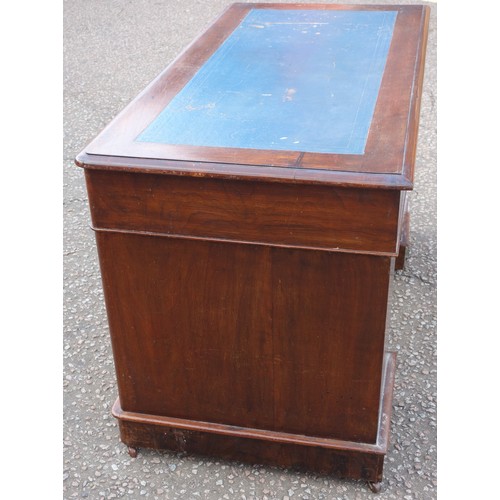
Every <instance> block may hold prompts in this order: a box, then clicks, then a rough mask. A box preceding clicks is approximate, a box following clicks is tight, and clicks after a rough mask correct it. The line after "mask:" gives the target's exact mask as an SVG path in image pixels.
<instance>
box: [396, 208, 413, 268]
mask: <svg viewBox="0 0 500 500" xmlns="http://www.w3.org/2000/svg"><path fill="white" fill-rule="evenodd" d="M409 241H410V212H408V210H407V211H406V212H405V215H404V220H403V227H402V229H401V240H400V242H399V254H398V256H397V257H396V264H395V267H394V269H395V270H396V271H401V270H402V269H404V267H405V260H406V250H407V249H408V244H409Z"/></svg>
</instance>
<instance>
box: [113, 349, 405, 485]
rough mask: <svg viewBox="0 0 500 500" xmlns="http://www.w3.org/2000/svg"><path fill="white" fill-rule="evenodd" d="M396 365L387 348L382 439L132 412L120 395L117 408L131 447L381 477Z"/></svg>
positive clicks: (355, 476) (375, 480)
mask: <svg viewBox="0 0 500 500" xmlns="http://www.w3.org/2000/svg"><path fill="white" fill-rule="evenodd" d="M395 365H396V354H395V353H386V354H385V359H384V378H383V390H382V392H381V402H380V405H381V406H380V418H379V427H378V435H377V442H376V444H370V443H358V442H353V441H342V440H337V439H326V438H319V437H314V436H304V435H296V434H288V433H283V432H275V431H269V430H261V429H250V428H244V427H237V426H231V425H223V424H217V423H210V422H199V421H194V420H186V419H178V418H170V417H162V416H156V415H147V414H143V413H135V412H128V411H124V410H122V408H121V406H120V400H119V399H117V400H116V402H115V404H114V406H113V410H112V413H113V416H114V417H116V418H117V419H118V421H119V426H120V437H121V440H122V441H123V443H125V444H126V445H127V446H128V447H129V449H130V448H131V449H135V450H136V449H137V448H154V449H164V450H172V451H180V452H186V453H193V454H200V455H206V456H212V457H219V458H221V459H226V460H238V461H241V462H246V463H259V464H265V465H276V466H281V467H286V468H294V469H301V470H309V471H313V472H317V473H324V474H334V475H336V476H339V477H345V478H352V479H365V480H367V481H370V482H372V483H378V482H380V481H381V480H382V470H383V464H384V456H385V454H386V453H387V448H388V443H389V426H390V419H391V409H392V393H393V386H394V373H395Z"/></svg>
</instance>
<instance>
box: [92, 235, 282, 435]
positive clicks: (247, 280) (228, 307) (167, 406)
mask: <svg viewBox="0 0 500 500" xmlns="http://www.w3.org/2000/svg"><path fill="white" fill-rule="evenodd" d="M96 236H97V244H98V250H99V259H100V264H101V270H102V280H103V286H104V294H105V298H106V306H107V312H108V319H109V327H110V333H111V339H112V345H113V353H114V360H115V367H116V373H117V379H118V388H119V393H120V399H121V402H122V406H123V408H124V409H125V410H127V411H137V412H143V413H151V414H155V415H166V416H170V417H179V418H191V419H195V420H206V421H211V422H223V423H226V424H232V425H245V426H249V427H260V428H271V429H272V428H273V411H274V409H273V408H274V402H273V394H272V384H270V381H271V380H272V376H273V366H272V363H273V358H272V338H271V328H272V318H271V279H270V276H271V274H270V259H269V252H270V249H269V248H266V247H255V246H253V247H252V246H248V245H228V244H222V243H213V242H211V243H209V242H198V241H189V240H180V239H170V238H157V237H150V236H142V235H127V234H120V233H96Z"/></svg>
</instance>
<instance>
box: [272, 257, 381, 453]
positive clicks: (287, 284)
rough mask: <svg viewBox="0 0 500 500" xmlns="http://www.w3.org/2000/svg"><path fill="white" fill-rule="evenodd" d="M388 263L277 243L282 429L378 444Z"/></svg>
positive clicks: (278, 415)
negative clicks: (284, 248)
mask: <svg viewBox="0 0 500 500" xmlns="http://www.w3.org/2000/svg"><path fill="white" fill-rule="evenodd" d="M390 267H391V259H390V258H388V257H375V256H369V255H352V254H342V253H328V252H312V251H310V252H304V251H301V250H282V249H273V266H272V272H273V289H274V297H273V304H274V306H273V321H274V322H273V330H274V336H273V338H274V346H273V350H274V353H275V367H274V387H275V394H276V402H275V406H276V409H275V428H276V429H277V430H281V431H284V432H295V433H298V434H304V433H307V430H308V429H311V430H312V429H314V435H316V436H336V437H340V438H342V439H349V440H351V441H361V442H365V443H375V441H376V438H377V429H378V413H379V403H380V387H381V377H382V363H383V356H384V338H385V320H386V309H387V299H388V296H387V294H388V288H389V279H390Z"/></svg>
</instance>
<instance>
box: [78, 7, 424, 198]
mask: <svg viewBox="0 0 500 500" xmlns="http://www.w3.org/2000/svg"><path fill="white" fill-rule="evenodd" d="M428 15H429V11H428V8H427V7H424V6H415V5H411V6H385V5H384V6H363V5H349V6H342V5H317V4H316V5H308V4H243V3H238V4H233V5H232V6H230V7H229V8H228V9H227V10H226V11H225V12H224V13H223V14H222V15H221V16H220V18H219V19H218V20H217V21H216V22H214V23H213V24H212V25H211V26H210V28H209V29H208V30H207V31H206V32H205V33H203V34H202V35H201V36H200V37H199V38H198V39H197V40H195V41H194V42H193V43H192V44H191V45H190V46H189V47H188V48H187V49H186V50H185V51H184V52H183V53H182V54H181V55H180V56H179V57H178V58H177V59H176V60H175V61H174V62H173V63H172V64H171V65H170V66H169V67H168V68H167V69H166V70H165V71H164V72H162V73H161V74H160V75H159V76H158V77H157V78H156V79H155V80H154V81H153V82H152V83H151V84H150V85H149V86H148V87H147V88H146V89H145V90H144V91H143V92H142V93H141V94H140V95H139V96H138V97H137V98H136V99H135V100H134V101H132V102H131V103H130V104H129V105H128V106H127V107H126V108H125V109H124V110H123V111H122V113H120V114H119V115H118V116H117V117H116V118H115V119H114V120H113V121H112V122H111V123H110V124H109V125H108V127H107V128H106V129H105V130H104V131H103V132H102V133H101V134H100V135H99V136H98V137H97V138H96V139H95V140H94V141H93V142H92V143H91V144H90V145H89V146H87V148H86V149H85V150H84V151H83V152H82V153H81V154H80V155H79V156H78V157H77V160H76V162H77V164H78V165H80V166H84V167H86V168H100V169H102V168H106V169H121V170H122V169H127V170H131V171H147V172H157V173H165V174H182V175H197V176H211V177H227V178H232V179H234V178H241V179H245V178H252V179H255V178H259V179H262V180H270V181H282V182H306V183H325V184H335V185H347V186H359V187H382V188H389V189H391V188H392V189H411V187H412V183H413V170H414V161H415V150H416V139H417V130H418V115H419V104H420V94H421V86H422V79H423V68H424V59H425V44H426V43H425V42H426V36H427V25H428Z"/></svg>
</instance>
